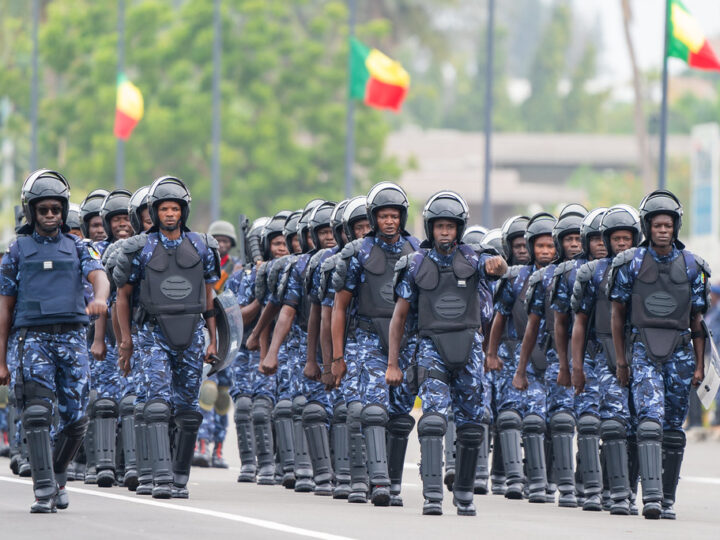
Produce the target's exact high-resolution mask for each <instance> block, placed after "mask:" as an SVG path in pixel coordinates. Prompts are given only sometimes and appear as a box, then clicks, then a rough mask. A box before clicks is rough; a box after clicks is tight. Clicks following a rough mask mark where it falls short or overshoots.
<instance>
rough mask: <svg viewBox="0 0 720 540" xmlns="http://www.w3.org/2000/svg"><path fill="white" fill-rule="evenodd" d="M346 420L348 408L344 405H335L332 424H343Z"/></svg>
mask: <svg viewBox="0 0 720 540" xmlns="http://www.w3.org/2000/svg"><path fill="white" fill-rule="evenodd" d="M347 419H348V408H347V405H345V403H338V404H337V405H335V409H333V417H332V423H333V424H345V423H346V422H347Z"/></svg>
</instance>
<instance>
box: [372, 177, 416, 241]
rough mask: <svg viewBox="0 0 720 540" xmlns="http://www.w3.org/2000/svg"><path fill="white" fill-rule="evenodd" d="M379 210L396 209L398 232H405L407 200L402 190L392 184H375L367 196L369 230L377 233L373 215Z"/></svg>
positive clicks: (375, 220)
mask: <svg viewBox="0 0 720 540" xmlns="http://www.w3.org/2000/svg"><path fill="white" fill-rule="evenodd" d="M381 208H396V209H397V210H399V211H400V231H404V230H405V225H406V224H407V213H408V198H407V195H406V194H405V192H404V191H403V189H402V188H401V187H400V186H398V185H397V184H393V183H392V182H380V183H378V184H375V185H374V186H373V187H372V188H371V189H370V191H369V192H368V194H367V201H366V209H367V218H368V220H369V221H370V229H371V230H372V232H374V233H377V232H378V227H377V219H376V216H375V214H376V213H377V211H378V210H380V209H381Z"/></svg>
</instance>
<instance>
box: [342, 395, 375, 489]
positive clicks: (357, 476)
mask: <svg viewBox="0 0 720 540" xmlns="http://www.w3.org/2000/svg"><path fill="white" fill-rule="evenodd" d="M361 417H362V403H360V402H359V401H353V402H351V403H350V404H349V405H348V421H347V423H348V436H349V438H350V489H351V491H350V495H348V502H351V503H365V502H367V492H368V486H369V484H370V480H369V479H368V470H367V450H366V448H365V436H364V435H363V430H362V421H361Z"/></svg>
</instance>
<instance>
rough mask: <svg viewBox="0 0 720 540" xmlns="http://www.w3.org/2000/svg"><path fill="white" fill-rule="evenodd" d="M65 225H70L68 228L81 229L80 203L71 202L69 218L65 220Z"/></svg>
mask: <svg viewBox="0 0 720 540" xmlns="http://www.w3.org/2000/svg"><path fill="white" fill-rule="evenodd" d="M65 225H67V226H68V229H79V228H80V205H79V204H75V203H70V206H69V207H68V215H67V220H66V221H65Z"/></svg>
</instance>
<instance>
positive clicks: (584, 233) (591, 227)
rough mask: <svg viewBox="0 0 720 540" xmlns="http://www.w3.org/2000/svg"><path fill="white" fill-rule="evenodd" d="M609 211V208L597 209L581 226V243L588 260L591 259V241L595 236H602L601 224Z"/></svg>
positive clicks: (589, 214) (586, 217) (584, 219)
mask: <svg viewBox="0 0 720 540" xmlns="http://www.w3.org/2000/svg"><path fill="white" fill-rule="evenodd" d="M606 211H607V208H605V207H602V208H595V209H594V210H591V211H590V212H588V215H587V216H585V217H584V218H583V220H582V223H581V224H580V243H581V244H582V250H583V253H584V254H585V256H586V258H589V257H590V239H591V238H592V237H593V236H600V222H601V221H602V217H603V215H604V214H605V212H606Z"/></svg>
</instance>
